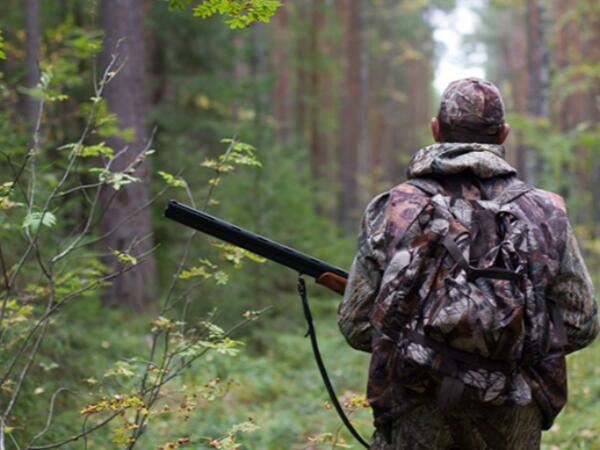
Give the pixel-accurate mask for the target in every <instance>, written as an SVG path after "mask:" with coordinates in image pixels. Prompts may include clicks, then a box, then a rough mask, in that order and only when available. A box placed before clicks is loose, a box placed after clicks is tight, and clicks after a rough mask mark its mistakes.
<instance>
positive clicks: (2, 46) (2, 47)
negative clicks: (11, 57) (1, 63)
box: [0, 30, 6, 59]
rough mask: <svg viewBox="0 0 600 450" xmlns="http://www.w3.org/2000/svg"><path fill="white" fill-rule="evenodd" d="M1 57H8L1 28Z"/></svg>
mask: <svg viewBox="0 0 600 450" xmlns="http://www.w3.org/2000/svg"><path fill="white" fill-rule="evenodd" d="M0 59H6V53H4V38H3V37H2V30H0Z"/></svg>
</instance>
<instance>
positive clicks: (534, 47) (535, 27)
mask: <svg viewBox="0 0 600 450" xmlns="http://www.w3.org/2000/svg"><path fill="white" fill-rule="evenodd" d="M544 15H545V8H544V5H543V2H542V1H540V0H528V1H527V25H528V26H527V73H528V75H529V78H528V83H527V85H528V92H527V112H528V113H529V115H530V116H531V117H537V118H539V117H548V77H549V69H548V49H547V46H546V42H545V17H544ZM524 168H525V171H524V173H523V179H524V180H525V181H526V182H527V183H533V182H534V180H535V178H536V177H538V176H539V175H540V174H541V172H542V170H543V168H542V160H541V158H539V157H537V156H536V155H535V153H534V151H533V149H531V148H528V149H527V156H526V160H525V164H524Z"/></svg>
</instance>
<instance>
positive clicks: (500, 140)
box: [498, 122, 510, 144]
mask: <svg viewBox="0 0 600 450" xmlns="http://www.w3.org/2000/svg"><path fill="white" fill-rule="evenodd" d="M509 133H510V125H509V124H507V123H506V122H504V125H502V131H501V132H500V137H499V138H498V144H504V141H506V138H507V137H508V134H509Z"/></svg>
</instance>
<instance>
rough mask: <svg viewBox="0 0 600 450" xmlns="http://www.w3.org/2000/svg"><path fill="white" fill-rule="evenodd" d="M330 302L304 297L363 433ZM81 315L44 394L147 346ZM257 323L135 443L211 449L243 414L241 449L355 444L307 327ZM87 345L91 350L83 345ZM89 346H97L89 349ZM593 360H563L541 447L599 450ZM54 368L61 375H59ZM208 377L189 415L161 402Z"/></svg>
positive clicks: (359, 385) (595, 353)
mask: <svg viewBox="0 0 600 450" xmlns="http://www.w3.org/2000/svg"><path fill="white" fill-rule="evenodd" d="M283 301H285V302H289V305H290V308H295V309H296V311H295V312H296V313H297V315H298V317H300V315H301V309H300V305H299V300H298V298H296V297H295V296H292V295H290V296H289V298H286V299H283ZM338 302H339V298H333V297H332V298H330V299H325V298H323V299H315V300H314V301H313V309H314V310H315V311H314V314H315V317H316V319H315V320H316V326H317V329H318V333H319V338H320V343H321V347H322V348H321V350H322V353H323V357H324V360H325V363H326V365H327V368H328V370H329V372H330V376H331V378H332V381H333V384H334V386H335V388H336V390H337V393H338V395H339V396H341V397H342V399H343V402H344V403H346V404H348V403H350V404H352V405H354V406H355V411H354V412H352V414H351V417H352V421H353V422H354V423H355V425H356V426H357V428H358V429H359V430H360V432H361V434H363V435H364V436H365V437H367V438H369V437H370V436H371V433H372V431H373V429H372V426H371V415H370V411H369V409H368V408H365V407H364V406H361V405H360V398H361V396H362V395H363V394H364V388H365V385H366V372H367V364H368V355H367V354H365V353H362V352H357V351H354V350H352V349H351V348H350V347H348V345H347V344H346V343H345V341H344V339H343V337H342V336H341V335H340V333H339V331H338V329H337V325H336V320H335V314H336V308H337V304H338ZM286 304H288V303H286ZM81 312H82V311H74V314H75V315H76V316H77V317H82V314H81ZM88 312H90V313H91V314H89V315H88V317H90V318H89V320H90V323H89V324H88V325H87V326H83V327H82V325H85V324H82V323H78V324H77V323H74V324H73V329H75V330H85V329H87V330H88V331H87V332H85V335H84V334H83V333H84V332H83V331H79V333H80V334H79V335H77V334H75V335H73V334H72V333H71V332H72V331H73V330H70V328H66V329H64V330H62V331H61V333H60V334H59V335H58V336H55V338H56V339H57V342H63V345H64V347H62V348H61V347H59V348H54V349H53V350H52V352H51V353H50V354H46V355H45V357H47V358H51V359H55V358H57V357H58V354H59V353H63V352H65V351H68V352H70V359H71V362H70V363H67V364H68V365H67V366H65V367H61V368H57V369H54V371H55V373H54V375H53V377H52V381H51V380H50V379H47V385H44V386H45V391H46V392H51V390H52V389H53V386H51V384H53V383H54V382H57V381H58V380H60V381H61V383H64V382H65V381H66V378H72V379H73V381H75V380H81V379H83V378H85V377H86V376H87V372H88V371H90V372H91V373H93V372H99V371H102V370H106V368H107V367H109V365H110V363H111V361H115V359H119V358H126V357H127V356H128V355H131V354H135V352H136V351H137V352H138V353H141V352H143V348H144V347H145V346H146V345H147V343H146V342H145V340H144V339H140V336H141V335H143V332H142V330H144V329H146V330H147V324H146V323H142V319H139V323H136V322H135V321H132V320H131V318H130V317H126V316H125V315H124V314H122V313H121V312H118V311H111V312H110V313H106V312H104V313H102V316H101V317H102V318H103V320H102V321H101V322H99V321H98V317H99V315H98V314H97V313H98V312H99V311H97V313H96V314H94V313H93V311H88ZM292 312H294V311H292ZM261 320H264V323H260V322H257V323H255V324H254V325H251V328H249V329H247V330H246V332H247V334H248V335H247V336H246V337H245V338H243V340H244V341H245V342H246V345H245V347H244V348H243V350H242V351H241V352H240V354H238V355H236V356H223V355H216V354H215V355H209V356H208V357H206V358H205V359H204V361H201V362H200V363H199V364H198V365H196V366H195V367H194V369H193V370H191V371H188V372H186V374H185V376H184V377H183V378H181V379H179V380H178V381H177V382H176V383H175V384H173V385H171V386H170V387H169V388H168V389H167V391H166V394H167V399H166V401H165V402H164V403H165V404H167V405H168V404H169V403H171V406H172V408H171V412H166V411H165V413H161V414H157V415H156V416H154V417H153V418H152V420H151V422H150V427H149V429H148V432H147V433H146V435H145V436H144V437H143V438H142V440H141V442H140V445H139V446H138V447H139V448H141V449H156V448H159V447H160V446H161V445H163V444H164V443H165V442H168V441H174V440H176V439H177V438H179V437H183V436H185V437H189V438H190V439H191V443H192V444H191V445H192V447H191V448H197V449H200V448H206V449H210V448H215V447H211V446H210V445H209V441H210V439H223V438H224V437H226V436H227V433H228V431H231V430H232V429H233V430H234V431H235V430H236V425H238V424H243V423H248V420H251V422H250V423H251V424H252V426H251V427H244V426H241V427H240V426H238V427H237V430H238V431H237V432H235V433H234V434H235V436H236V443H239V444H241V447H240V448H242V449H252V450H283V449H286V450H300V449H307V450H308V449H335V448H354V449H359V448H361V447H360V445H359V444H358V443H356V442H355V441H354V440H353V438H352V437H351V436H350V435H349V434H348V433H347V432H346V430H345V429H343V426H342V425H341V422H340V420H339V418H338V416H337V414H336V412H335V410H333V409H332V407H331V405H330V404H329V401H328V397H327V392H326V390H325V388H324V387H323V384H322V381H321V379H320V376H319V373H318V371H317V369H316V365H315V362H314V359H313V357H312V353H311V349H310V342H309V340H308V339H307V338H305V337H304V333H305V331H306V329H305V326H304V325H303V324H302V322H301V321H300V320H298V321H295V322H293V323H290V322H289V319H281V318H279V319H274V320H273V321H270V320H269V319H268V318H265V319H261ZM92 324H93V326H92ZM115 330H119V331H115ZM98 342H100V343H101V345H100V346H101V348H100V349H98V348H97V346H98ZM88 345H89V346H90V348H86V347H87V346H88ZM92 345H95V346H96V348H94V349H93V348H91V347H92ZM599 360H600V341H597V342H596V344H595V345H593V346H592V347H590V348H588V349H586V350H585V351H582V352H579V353H577V354H574V355H572V356H570V357H569V387H570V399H569V403H568V405H567V406H566V408H565V409H564V411H563V412H562V413H561V415H560V416H559V417H558V419H557V421H556V424H555V425H554V427H553V428H552V429H551V430H549V431H547V432H546V433H544V439H543V446H542V449H543V450H573V449H585V450H600V421H598V417H600V401H599V400H600V366H598V364H597V361H599ZM69 366H72V367H76V368H77V369H75V370H73V368H69ZM63 370H65V372H63V374H64V376H63V375H61V374H60V373H59V372H61V371H63ZM67 371H69V373H68V374H67ZM215 379H218V380H221V384H220V387H218V388H215V395H214V397H211V398H208V399H205V400H204V401H202V402H200V403H199V406H198V407H197V408H196V409H195V410H194V411H192V412H191V413H190V414H189V417H186V418H182V416H181V414H178V413H176V409H177V405H175V404H173V403H174V402H170V400H169V395H170V394H169V393H172V394H173V395H174V397H175V394H176V392H177V391H178V390H179V389H181V388H182V387H183V386H186V390H187V391H188V392H193V391H195V390H198V391H201V390H204V391H206V387H207V386H209V385H210V384H211V383H213V382H214V380H215ZM225 380H227V381H225ZM54 388H55V387H54ZM33 397H35V396H33ZM40 397H41V396H40ZM209 397H210V396H209ZM30 400H31V402H32V403H31V404H30V406H31V407H36V408H42V406H41V403H39V402H40V401H41V400H42V399H41V398H39V399H36V398H31V399H30ZM43 407H44V408H45V406H43ZM40 419H42V417H40ZM76 421H77V422H78V423H80V422H81V418H80V416H79V419H78V412H77V409H76V408H75V410H72V411H71V412H70V413H65V414H58V415H57V417H56V419H55V423H56V425H57V427H55V429H54V433H53V434H55V437H56V438H59V437H60V436H65V435H68V434H70V433H71V432H73V429H72V428H73V423H75V422H76ZM61 425H62V426H61ZM254 425H255V426H256V427H258V428H256V427H255V426H254ZM255 428H256V429H255ZM113 433H114V429H113ZM111 439H112V436H111V434H109V433H108V432H102V433H100V434H97V435H93V436H91V437H90V439H89V442H88V448H90V449H96V448H98V449H105V448H111V447H110V445H109V446H107V444H106V443H107V442H110V440H111ZM65 448H70V447H65ZM73 448H80V446H74V447H73ZM222 448H232V449H233V448H237V447H233V446H232V447H226V446H223V447H222Z"/></svg>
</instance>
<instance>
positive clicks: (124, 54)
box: [100, 0, 156, 311]
mask: <svg viewBox="0 0 600 450" xmlns="http://www.w3.org/2000/svg"><path fill="white" fill-rule="evenodd" d="M144 12H145V2H144V1H143V0H102V1H101V3H100V20H101V23H102V27H103V29H104V33H105V34H104V48H103V53H102V62H103V64H102V66H103V67H106V65H107V64H108V62H109V61H110V59H111V55H113V54H116V55H118V62H117V67H119V66H120V65H121V64H124V65H123V68H122V69H121V70H120V72H119V73H118V74H117V76H116V77H115V78H114V79H113V80H112V81H111V82H110V83H109V85H108V86H107V88H106V91H105V97H106V101H107V105H108V109H109V111H110V112H112V113H114V114H116V115H117V117H118V121H119V127H120V128H121V129H122V130H124V129H128V128H130V129H132V130H133V133H134V137H133V140H132V141H131V142H126V141H125V140H124V139H123V138H122V137H119V136H113V137H110V138H109V139H108V140H107V144H108V145H109V146H111V147H112V148H114V149H115V151H116V152H118V151H120V150H122V149H124V148H126V150H125V151H124V152H123V154H122V155H121V156H120V157H119V158H118V159H117V160H116V161H115V162H114V164H113V170H114V171H120V170H123V169H124V168H125V167H127V165H128V164H130V163H131V162H132V161H133V160H134V159H135V158H136V157H137V156H138V155H139V154H140V152H141V151H142V150H143V149H144V147H145V146H146V145H147V140H148V133H147V129H146V115H147V111H148V99H147V98H146V95H145V83H146V67H145V65H146V48H145V45H144V42H145V39H144V38H145V37H146V36H145V32H144ZM135 175H136V176H138V177H140V178H141V179H142V182H139V183H134V184H130V185H128V186H125V187H123V188H121V189H120V190H119V191H115V190H114V189H112V188H106V189H104V191H103V192H102V196H101V201H102V206H103V210H105V211H104V214H103V216H102V219H101V221H100V233H101V234H102V235H105V234H108V233H110V234H109V235H108V237H106V238H105V239H104V240H103V241H102V244H101V245H102V251H103V252H107V253H109V254H110V253H112V252H113V251H129V252H130V253H131V254H132V255H140V254H141V253H144V252H146V251H148V250H149V249H151V248H152V247H153V237H152V227H151V224H150V214H149V211H148V209H147V208H145V209H143V210H142V211H140V212H138V213H136V214H133V215H132V213H133V212H134V211H135V210H136V209H137V208H140V207H141V206H143V205H146V204H147V203H148V200H149V194H148V171H147V165H146V163H145V162H144V163H142V164H140V165H139V166H138V168H137V170H136V172H135ZM125 220H126V222H124V223H123V221H125ZM103 262H104V263H105V264H106V265H107V266H108V267H110V268H111V269H112V270H117V268H118V267H119V266H120V263H119V261H118V260H117V259H116V258H115V257H114V256H112V255H110V256H107V257H105V258H104V261H103ZM155 280H156V271H155V262H154V258H153V256H152V255H150V256H147V257H146V258H145V261H144V262H143V263H141V264H140V265H139V266H137V267H135V268H134V269H132V270H130V271H128V272H126V273H124V274H123V275H122V276H120V277H118V278H116V279H115V280H114V281H113V283H112V285H111V286H109V287H107V288H106V290H105V292H104V294H103V303H104V304H105V305H107V306H125V307H128V308H131V309H133V310H135V311H145V310H148V308H149V307H150V306H151V304H152V302H153V299H154V297H155V287H156V286H155Z"/></svg>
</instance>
